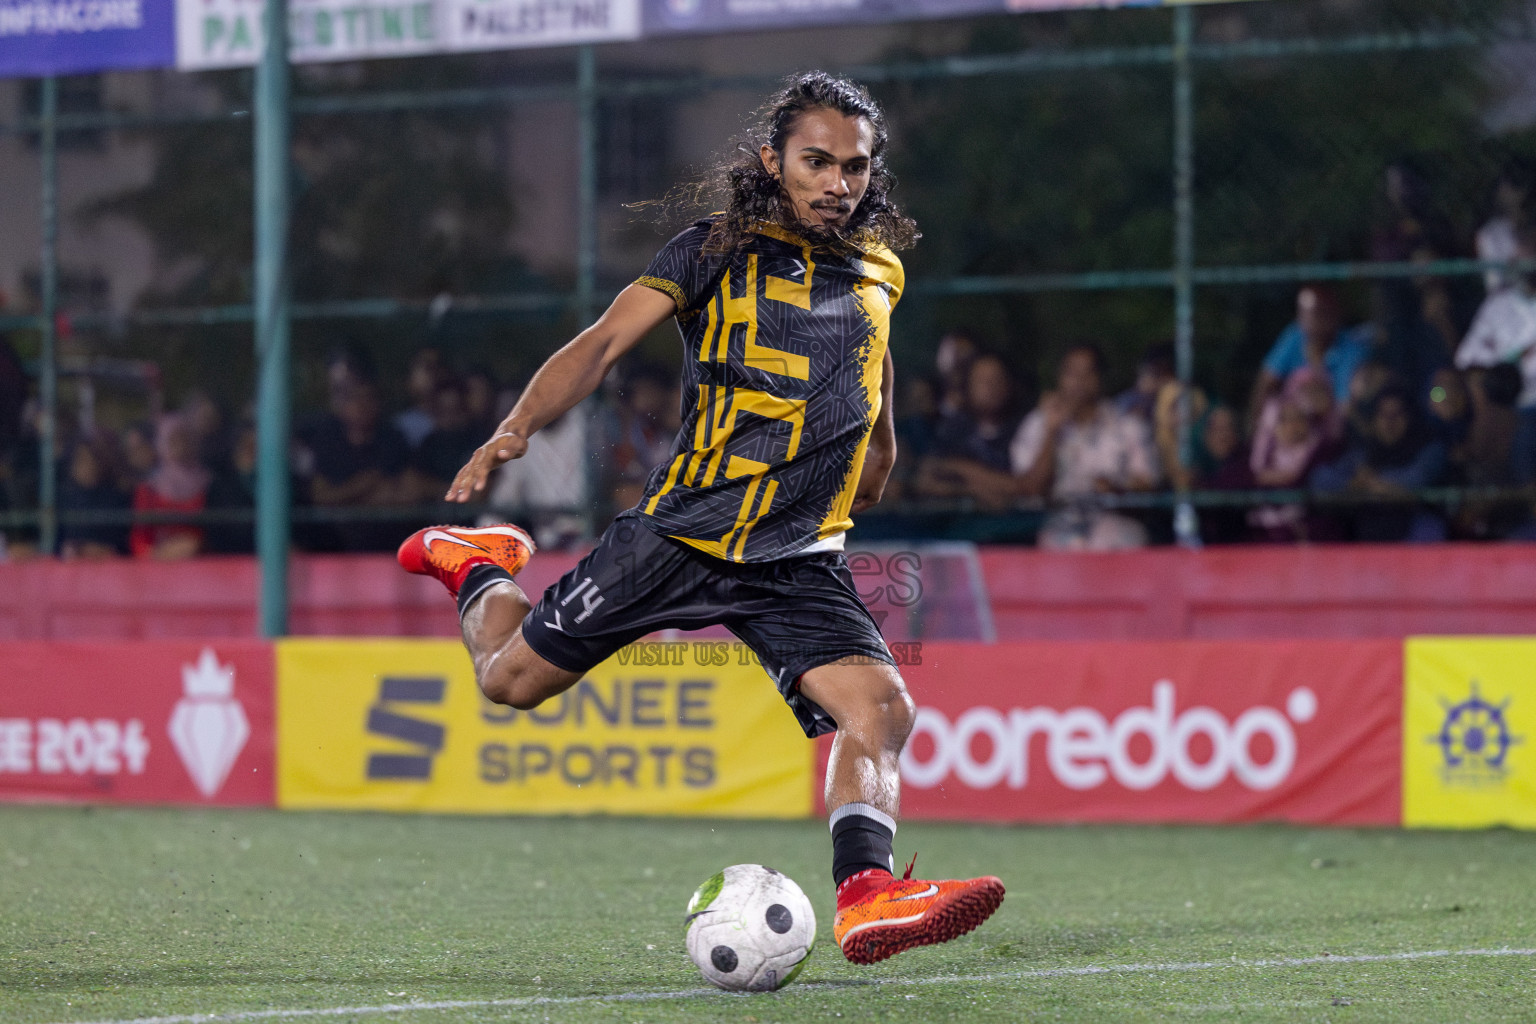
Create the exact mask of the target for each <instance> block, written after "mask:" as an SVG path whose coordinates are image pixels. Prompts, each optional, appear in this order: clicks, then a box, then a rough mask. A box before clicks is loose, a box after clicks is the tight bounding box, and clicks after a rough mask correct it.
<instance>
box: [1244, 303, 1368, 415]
mask: <svg viewBox="0 0 1536 1024" xmlns="http://www.w3.org/2000/svg"><path fill="white" fill-rule="evenodd" d="M1369 356H1370V340H1369V335H1368V333H1367V332H1365V331H1361V330H1359V329H1346V328H1345V327H1344V313H1343V308H1342V307H1341V306H1340V305H1339V298H1338V295H1337V294H1335V293H1334V291H1333V289H1331V288H1328V287H1325V286H1323V285H1320V284H1308V285H1303V286H1302V287H1301V289H1300V290H1299V291H1297V292H1296V319H1295V320H1293V321H1292V322H1291V323H1290V324H1289V325H1288V326H1287V327H1286V328H1285V330H1283V331H1281V332H1280V336H1279V337H1278V338H1276V339H1275V343H1274V345H1273V346H1272V347H1271V348H1270V350H1269V354H1268V355H1266V356H1265V357H1264V368H1263V369H1262V370H1260V371H1259V376H1258V379H1257V380H1256V381H1254V385H1253V396H1252V398H1251V399H1250V404H1249V415H1250V416H1251V417H1253V418H1254V419H1255V420H1257V417H1258V414H1259V411H1260V410H1261V409H1263V407H1264V403H1265V402H1266V401H1268V400H1269V399H1270V398H1271V397H1273V396H1274V395H1276V394H1278V393H1279V392H1280V389H1281V387H1282V386H1283V385H1284V384H1285V381H1286V378H1288V377H1289V376H1290V375H1291V374H1293V373H1295V372H1296V371H1297V370H1299V369H1301V368H1302V367H1304V366H1310V367H1312V368H1313V369H1315V370H1320V371H1322V372H1323V373H1325V374H1326V375H1327V377H1328V380H1329V382H1330V383H1331V384H1332V386H1333V389H1334V396H1335V398H1336V399H1337V400H1338V402H1339V403H1340V404H1343V403H1344V402H1346V401H1347V400H1348V397H1349V382H1350V378H1352V377H1353V376H1354V373H1355V370H1356V369H1357V368H1358V367H1359V366H1360V364H1361V363H1363V362H1365V360H1366V359H1367V358H1368V357H1369Z"/></svg>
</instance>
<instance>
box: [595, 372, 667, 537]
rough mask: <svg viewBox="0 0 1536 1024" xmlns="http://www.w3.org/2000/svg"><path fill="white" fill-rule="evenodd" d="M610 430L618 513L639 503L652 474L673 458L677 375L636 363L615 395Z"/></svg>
mask: <svg viewBox="0 0 1536 1024" xmlns="http://www.w3.org/2000/svg"><path fill="white" fill-rule="evenodd" d="M617 397H618V401H617V402H616V407H615V409H614V415H613V417H612V418H611V420H610V426H609V429H610V430H611V432H612V434H613V438H612V440H611V441H610V442H609V444H607V445H606V446H605V447H606V449H607V451H608V467H607V469H608V476H609V481H610V485H609V496H610V498H611V499H612V501H613V504H614V507H615V508H617V509H626V508H630V507H631V506H633V505H634V504H635V503H636V502H637V501H639V500H640V496H641V493H642V492H643V491H644V490H645V481H646V480H647V479H648V478H649V477H650V475H651V471H652V470H653V469H655V468H656V467H657V466H660V465H662V464H663V463H665V462H666V461H667V459H668V457H669V456H670V455H671V454H672V443H673V442H674V441H675V440H676V439H677V431H678V428H679V426H680V425H681V420H680V418H679V415H678V414H679V411H680V410H679V409H678V402H679V398H678V388H677V375H676V374H674V373H671V372H669V371H668V370H667V369H666V368H665V367H662V366H657V365H655V364H653V363H640V364H638V365H636V366H635V367H634V368H633V369H632V370H630V372H629V373H628V374H626V377H625V381H624V383H623V386H622V388H621V389H620V391H619V394H618V396H617Z"/></svg>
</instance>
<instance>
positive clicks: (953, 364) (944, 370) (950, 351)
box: [933, 327, 981, 415]
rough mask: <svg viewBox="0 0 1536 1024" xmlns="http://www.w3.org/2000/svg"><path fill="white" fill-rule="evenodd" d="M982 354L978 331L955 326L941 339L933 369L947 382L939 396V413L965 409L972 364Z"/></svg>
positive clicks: (944, 382)
mask: <svg viewBox="0 0 1536 1024" xmlns="http://www.w3.org/2000/svg"><path fill="white" fill-rule="evenodd" d="M980 354H981V342H980V340H979V339H978V338H977V337H976V334H975V332H973V331H970V330H967V329H966V328H964V327H952V328H950V329H949V330H948V331H945V332H944V336H943V337H942V338H940V339H939V348H938V351H937V352H935V353H934V357H933V368H934V370H935V371H937V373H938V375H939V380H940V381H942V382H943V389H942V391H941V392H940V394H939V413H940V415H949V414H950V413H958V412H961V411H963V410H964V409H965V402H966V390H967V388H968V387H969V383H968V382H969V380H970V372H971V363H972V362H974V361H975V359H976V357H977V356H978V355H980Z"/></svg>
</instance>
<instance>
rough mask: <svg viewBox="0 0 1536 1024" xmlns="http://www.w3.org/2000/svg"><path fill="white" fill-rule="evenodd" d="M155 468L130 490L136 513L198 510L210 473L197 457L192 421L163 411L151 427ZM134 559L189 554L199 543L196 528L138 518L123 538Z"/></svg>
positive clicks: (192, 511) (198, 549) (193, 511)
mask: <svg viewBox="0 0 1536 1024" xmlns="http://www.w3.org/2000/svg"><path fill="white" fill-rule="evenodd" d="M155 454H156V457H157V461H156V463H155V468H154V469H153V470H152V471H151V472H150V474H149V476H148V478H147V479H145V480H144V482H143V483H141V484H139V485H138V487H137V488H135V489H134V492H133V510H134V511H135V512H189V513H196V512H201V511H202V510H203V507H204V505H205V504H206V502H207V497H208V483H209V480H210V474H209V473H208V470H207V469H205V468H204V467H203V465H202V463H201V462H199V461H198V440H197V435H196V434H195V433H194V431H193V429H192V425H191V424H190V423H189V422H187V420H186V419H185V417H182V416H180V415H177V414H174V413H173V414H170V415H166V416H162V417H161V418H160V422H159V424H158V425H157V426H156V429H155ZM128 546H129V548H130V550H131V551H132V552H133V554H134V556H135V557H137V558H163V559H174V558H190V557H192V556H193V555H195V554H197V553H198V551H200V550H201V549H202V546H203V531H202V528H201V527H197V526H192V525H190V524H187V523H139V524H137V525H135V526H134V528H133V531H132V533H131V534H130V535H129V538H128Z"/></svg>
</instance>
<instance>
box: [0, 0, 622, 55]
mask: <svg viewBox="0 0 1536 1024" xmlns="http://www.w3.org/2000/svg"><path fill="white" fill-rule="evenodd" d="M0 2H3V0H0ZM264 7H265V4H264V3H263V0H179V2H178V4H177V16H176V65H177V67H180V68H182V69H183V70H201V69H204V68H224V67H239V66H249V65H254V64H255V63H256V61H257V59H258V58H259V57H260V55H261V51H262V47H263V39H264V36H263V34H262V22H261V16H262V10H263V8H264ZM288 31H289V49H290V53H291V54H292V56H293V59H294V60H295V61H298V62H301V63H302V62H307V61H335V60H362V59H366V58H372V57H407V56H411V55H414V54H426V53H452V52H457V51H468V50H501V49H517V48H522V47H532V46H566V45H571V44H575V43H598V42H606V41H610V40H616V39H633V38H635V37H637V36H638V35H639V34H640V8H639V0H290V3H289V11H288Z"/></svg>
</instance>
